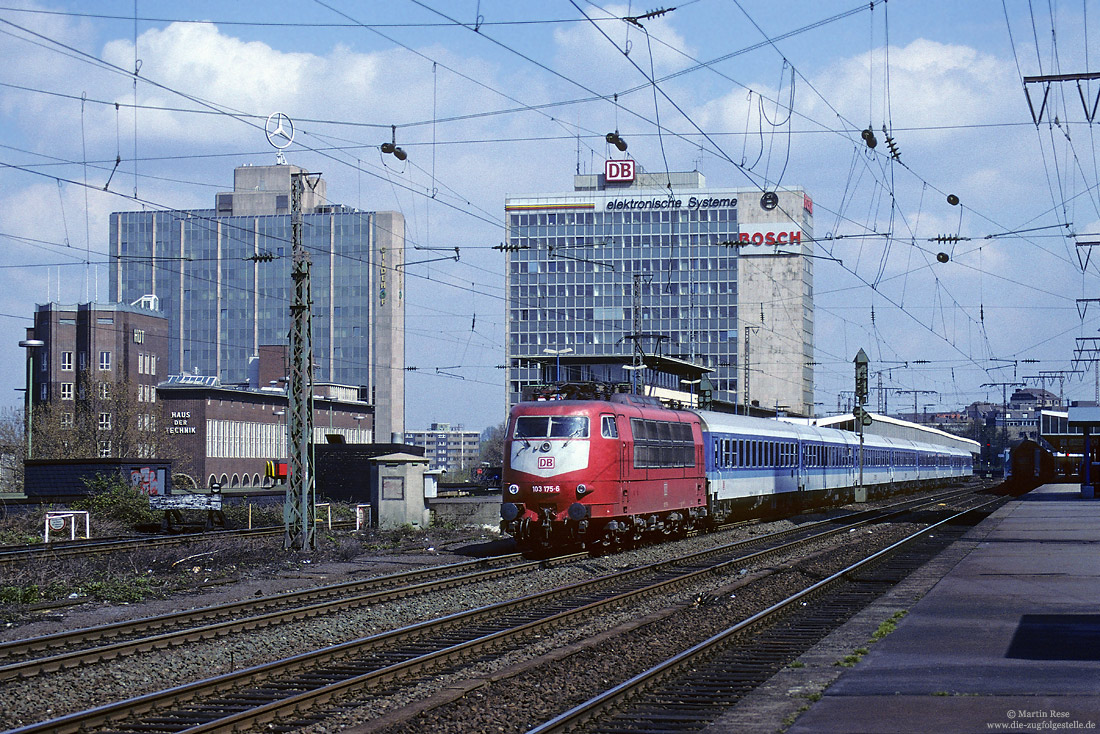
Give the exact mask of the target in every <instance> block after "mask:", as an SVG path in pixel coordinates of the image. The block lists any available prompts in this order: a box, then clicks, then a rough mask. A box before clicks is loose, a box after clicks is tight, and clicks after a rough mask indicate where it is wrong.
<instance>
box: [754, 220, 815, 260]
mask: <svg viewBox="0 0 1100 734" xmlns="http://www.w3.org/2000/svg"><path fill="white" fill-rule="evenodd" d="M812 239H813V237H812V236H811V235H809V234H807V235H805V240H803V234H802V228H801V227H799V226H798V225H797V224H795V223H794V222H791V221H787V222H752V223H748V222H743V223H741V226H740V228H739V231H738V233H737V244H738V245H739V246H740V247H741V252H742V253H743V254H746V255H784V254H787V255H790V254H794V253H795V252H799V251H801V246H802V245H803V244H804V242H810V241H811V240H812ZM792 247H793V248H794V250H792V249H791V248H792Z"/></svg>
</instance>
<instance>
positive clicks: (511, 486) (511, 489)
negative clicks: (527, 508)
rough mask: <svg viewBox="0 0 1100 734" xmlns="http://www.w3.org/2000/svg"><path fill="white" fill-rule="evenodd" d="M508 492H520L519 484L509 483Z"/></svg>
mask: <svg viewBox="0 0 1100 734" xmlns="http://www.w3.org/2000/svg"><path fill="white" fill-rule="evenodd" d="M508 494H519V485H518V484H509V485H508Z"/></svg>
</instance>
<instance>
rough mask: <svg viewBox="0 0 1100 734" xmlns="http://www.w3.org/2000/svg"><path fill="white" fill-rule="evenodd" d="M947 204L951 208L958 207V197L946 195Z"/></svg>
mask: <svg viewBox="0 0 1100 734" xmlns="http://www.w3.org/2000/svg"><path fill="white" fill-rule="evenodd" d="M947 203H948V204H950V205H951V206H958V205H959V197H957V196H955V195H954V194H948V195H947Z"/></svg>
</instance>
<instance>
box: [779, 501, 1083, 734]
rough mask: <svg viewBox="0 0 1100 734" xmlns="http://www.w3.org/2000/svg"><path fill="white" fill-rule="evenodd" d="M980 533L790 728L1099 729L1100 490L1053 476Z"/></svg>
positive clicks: (799, 732)
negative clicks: (1084, 494)
mask: <svg viewBox="0 0 1100 734" xmlns="http://www.w3.org/2000/svg"><path fill="white" fill-rule="evenodd" d="M972 536H976V537H980V538H981V541H980V542H978V543H977V544H976V545H975V547H974V549H973V550H972V551H971V552H970V553H969V554H967V555H966V556H965V557H964V558H963V559H962V560H961V561H960V562H959V563H958V564H957V565H956V566H955V567H954V568H953V569H952V570H951V571H950V572H949V573H948V574H947V575H946V576H944V578H943V579H942V580H940V581H939V583H937V584H936V585H935V586H934V587H933V588H932V589H931V590H930V591H929V592H928V593H927V595H925V596H924V597H923V598H922V599H921V600H920V601H918V602H917V603H916V604H915V605H914V606H913V607H912V608H911V609H910V610H909V613H908V615H907V616H906V617H905V618H904V619H902V620H901V622H900V623H899V624H898V628H897V630H895V631H894V632H893V633H892V634H890V635H889V636H887V637H886V638H885V639H883V640H881V641H880V642H878V643H876V644H874V645H873V646H871V650H870V653H869V654H867V655H866V656H865V657H864V658H863V660H862V661H861V662H859V664H858V665H856V666H855V667H853V668H852V669H850V670H848V671H846V672H845V673H844V674H843V675H841V676H840V678H839V679H838V680H837V681H836V682H835V683H834V684H833V685H832V686H830V687H829V688H827V689H826V690H825V693H824V695H823V696H822V697H821V699H820V700H819V701H818V702H816V703H815V704H813V705H812V706H811V707H810V709H809V710H808V711H806V712H805V713H803V714H802V715H801V716H800V717H799V718H798V719H797V721H795V723H794V724H793V726H791V727H790V728H789V729H788V732H789V733H790V734H811V733H813V734H821V733H822V732H830V733H837V734H855V733H857V732H858V733H866V734H871V733H875V734H877V733H879V732H882V733H887V732H890V733H901V732H914V733H915V732H921V733H923V732H991V731H1071V732H1076V731H1083V732H1087V731H1097V730H1098V729H1100V500H1086V499H1082V498H1081V493H1080V488H1079V487H1078V486H1077V485H1069V484H1050V485H1044V486H1042V487H1040V488H1038V489H1036V490H1034V491H1032V492H1031V493H1029V494H1027V495H1024V496H1023V497H1021V498H1019V499H1018V500H1013V501H1011V502H1009V503H1008V504H1007V505H1005V506H1004V507H1002V508H1001V509H999V510H998V511H997V512H995V513H994V514H993V515H991V516H990V517H989V518H987V519H986V520H985V521H984V522H983V523H981V524H980V525H979V526H978V527H976V528H974V529H973V530H972V531H971V533H970V536H968V537H972Z"/></svg>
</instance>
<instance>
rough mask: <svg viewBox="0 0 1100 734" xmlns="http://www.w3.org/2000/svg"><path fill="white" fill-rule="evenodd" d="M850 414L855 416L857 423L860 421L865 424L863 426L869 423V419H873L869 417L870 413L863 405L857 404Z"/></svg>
mask: <svg viewBox="0 0 1100 734" xmlns="http://www.w3.org/2000/svg"><path fill="white" fill-rule="evenodd" d="M852 415H854V416H855V417H856V420H857V421H858V422H859V423H861V424H862V425H865V426H869V425H871V421H872V420H873V419H872V418H871V414H870V413H869V412H868V411H866V410H864V409H863V407H862V406H859V405H857V406H856V409H855V410H853V411H852Z"/></svg>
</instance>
